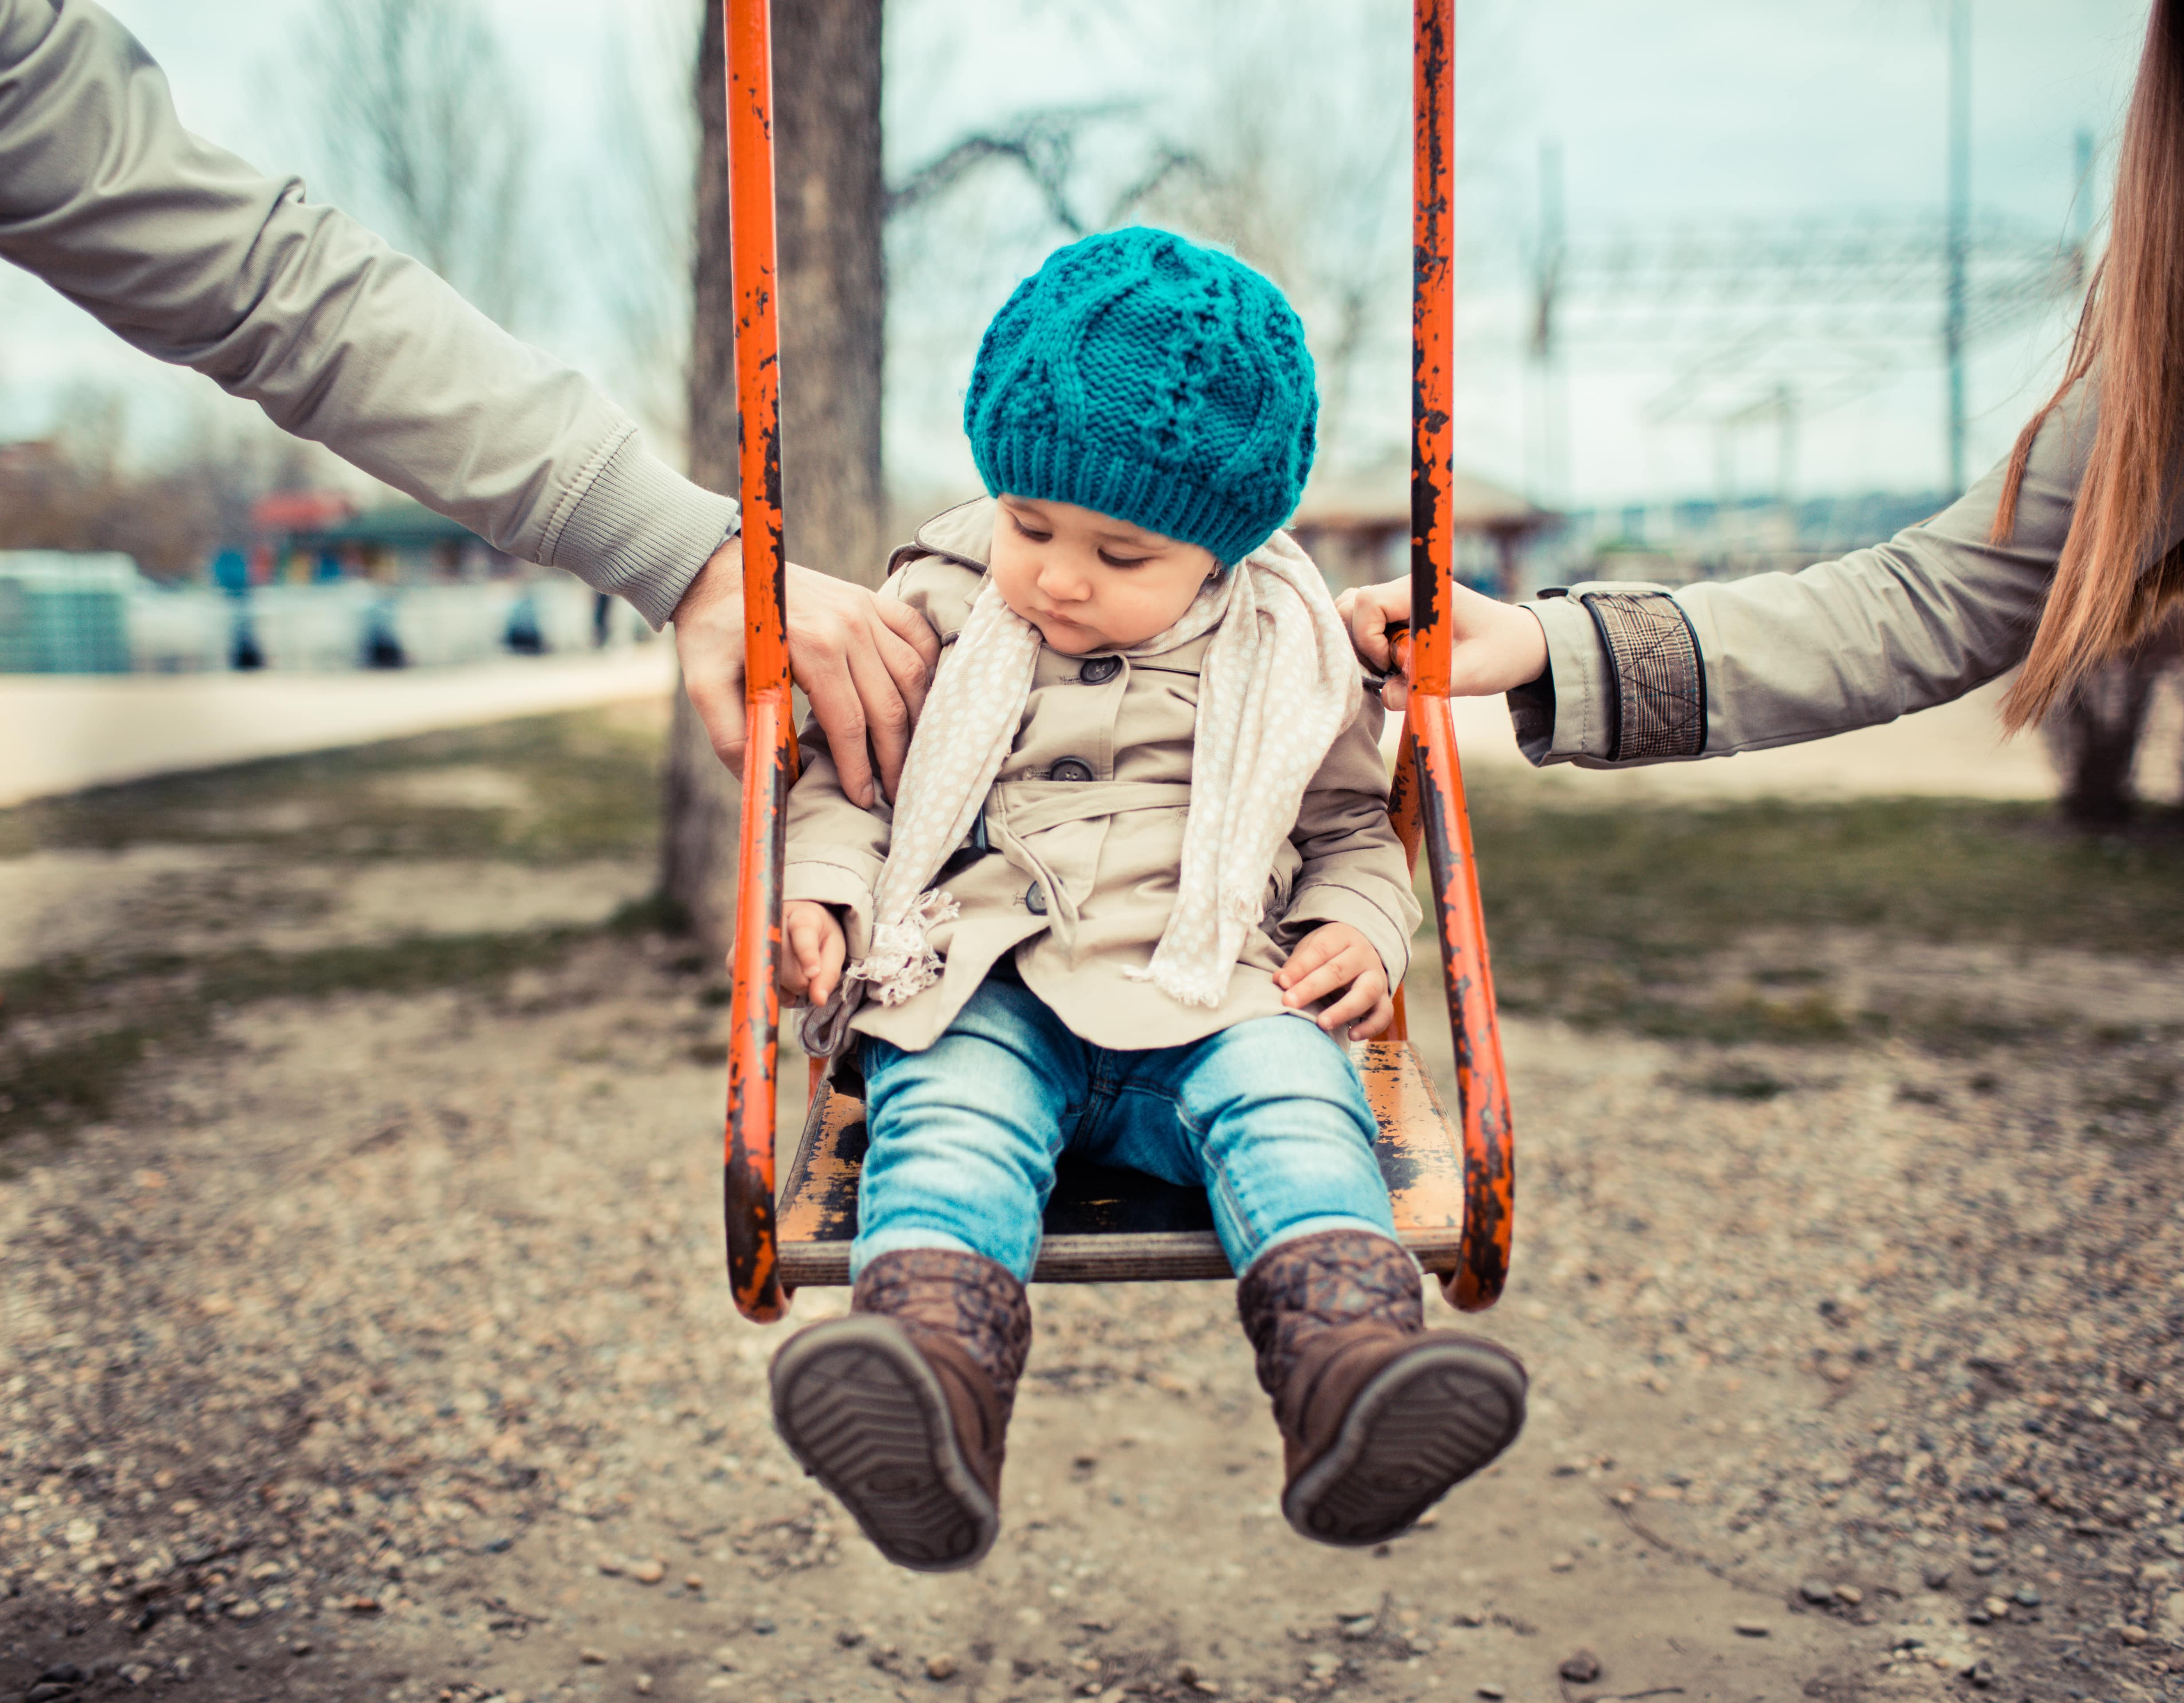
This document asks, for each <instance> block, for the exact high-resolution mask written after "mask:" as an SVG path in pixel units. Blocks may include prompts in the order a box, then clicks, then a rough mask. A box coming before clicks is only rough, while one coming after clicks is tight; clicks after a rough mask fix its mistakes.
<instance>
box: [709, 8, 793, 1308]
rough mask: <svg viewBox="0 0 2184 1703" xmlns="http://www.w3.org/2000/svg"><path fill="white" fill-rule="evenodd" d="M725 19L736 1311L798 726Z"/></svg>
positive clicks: (750, 13)
mask: <svg viewBox="0 0 2184 1703" xmlns="http://www.w3.org/2000/svg"><path fill="white" fill-rule="evenodd" d="M721 4H722V15H723V18H724V20H725V22H726V25H727V103H728V226H729V238H730V253H731V256H732V268H733V280H734V285H735V297H736V334H735V348H736V399H737V428H736V429H737V435H738V451H739V455H740V461H741V467H740V472H741V475H742V486H743V540H744V544H743V557H744V706H745V711H746V713H747V714H748V716H749V744H748V745H747V746H746V747H745V751H744V790H743V833H742V838H741V840H740V842H739V845H738V856H737V863H736V869H737V891H736V924H735V979H734V984H733V991H732V993H731V995H730V998H729V1002H728V1115H727V1160H726V1166H725V1170H724V1171H723V1174H722V1181H721V1196H722V1204H723V1208H724V1210H725V1215H726V1219H727V1256H728V1282H729V1285H730V1287H731V1288H732V1289H733V1291H734V1293H735V1299H736V1308H737V1310H738V1311H739V1312H741V1313H742V1314H743V1315H744V1317H745V1318H747V1319H751V1320H755V1321H759V1322H760V1323H765V1322H767V1321H772V1320H775V1319H778V1318H779V1317H781V1315H783V1313H784V1312H785V1311H786V1310H787V1309H788V1297H787V1294H786V1293H784V1292H783V1288H782V1287H781V1280H780V1271H779V1259H778V1254H777V1247H776V1242H775V1234H774V1217H773V1181H774V1164H773V1158H774V1155H773V1136H774V1128H773V1125H774V1080H775V1072H776V1069H777V1066H778V1063H779V1058H778V1053H777V1027H778V1025H779V1023H780V1019H781V998H780V994H779V992H778V991H777V987H776V986H775V980H774V966H775V962H776V960H777V958H778V956H779V954H780V952H781V880H782V857H783V834H784V831H785V829H786V825H787V817H788V785H789V783H790V782H791V781H793V780H794V779H795V778H796V735H795V729H794V725H793V723H792V711H791V706H790V701H789V682H788V633H787V629H786V627H785V625H784V619H783V556H782V547H781V382H780V374H781V366H780V358H779V357H780V338H779V332H778V328H777V325H776V322H775V318H774V306H775V285H774V276H775V272H774V226H773V59H772V45H771V42H770V21H771V20H770V15H769V6H768V0H721Z"/></svg>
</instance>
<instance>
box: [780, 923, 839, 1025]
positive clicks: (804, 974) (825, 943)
mask: <svg viewBox="0 0 2184 1703" xmlns="http://www.w3.org/2000/svg"><path fill="white" fill-rule="evenodd" d="M781 943H782V948H783V950H782V954H781V963H780V964H779V966H778V968H779V970H780V973H781V997H783V999H785V1000H787V1001H788V1002H789V1003H790V1004H791V1005H795V1004H798V1003H799V1002H802V1003H805V1004H811V1005H824V1004H825V1003H826V1002H827V999H828V997H830V996H831V995H832V994H833V991H834V985H835V984H836V983H837V982H838V981H840V980H841V979H842V959H843V958H844V956H845V955H846V954H847V952H848V950H849V942H848V941H845V940H844V939H843V937H842V925H841V924H840V923H838V922H837V921H836V920H835V919H834V913H833V912H832V911H830V910H828V909H827V907H826V906H824V905H821V904H816V903H814V902H812V901H811V900H810V899H791V900H790V901H789V902H788V903H787V904H785V905H783V907H781Z"/></svg>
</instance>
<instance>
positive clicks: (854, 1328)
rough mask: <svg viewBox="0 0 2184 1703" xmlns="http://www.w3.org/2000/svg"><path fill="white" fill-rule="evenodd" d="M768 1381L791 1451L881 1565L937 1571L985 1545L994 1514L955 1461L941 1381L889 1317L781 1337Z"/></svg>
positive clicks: (958, 1454) (863, 1316) (978, 1553)
mask: <svg viewBox="0 0 2184 1703" xmlns="http://www.w3.org/2000/svg"><path fill="white" fill-rule="evenodd" d="M772 1382H773V1422H774V1425H775V1426H776V1427H777V1429H778V1430H779V1431H780V1432H781V1437H782V1440H783V1442H784V1443H787V1444H788V1449H789V1452H790V1453H791V1454H792V1455H794V1456H795V1457H796V1459H797V1461H798V1463H799V1465H801V1466H803V1468H804V1470H805V1471H806V1472H808V1473H810V1474H811V1476H812V1477H814V1478H816V1479H817V1480H818V1481H819V1482H821V1483H822V1484H823V1485H825V1486H826V1487H827V1489H828V1490H830V1491H832V1492H833V1494H834V1495H835V1496H836V1498H837V1499H839V1500H840V1502H841V1504H842V1505H843V1506H844V1507H845V1508H847V1509H848V1510H850V1514H851V1515H852V1516H854V1517H855V1520H856V1522H857V1524H858V1525H859V1526H860V1527H862V1528H863V1530H864V1533H865V1535H866V1537H867V1538H871V1539H872V1544H873V1546H874V1547H875V1548H876V1549H878V1550H879V1552H880V1553H881V1554H882V1555H885V1556H886V1557H887V1558H888V1560H889V1561H893V1562H894V1564H895V1565H896V1566H899V1567H909V1568H911V1569H913V1570H915V1571H916V1572H922V1573H944V1572H953V1571H955V1570H956V1568H959V1567H968V1566H975V1565H976V1564H977V1563H978V1561H981V1560H983V1558H984V1556H985V1554H986V1551H987V1550H989V1549H992V1548H993V1546H994V1539H995V1536H996V1535H998V1534H999V1533H1000V1524H1001V1522H1000V1511H999V1510H997V1509H996V1508H995V1505H994V1499H993V1498H992V1497H991V1496H990V1495H989V1494H987V1492H986V1489H985V1488H984V1486H983V1485H982V1484H980V1483H979V1482H978V1477H977V1475H976V1474H974V1473H973V1472H972V1470H971V1466H970V1463H969V1462H968V1461H967V1460H964V1458H963V1452H962V1449H961V1447H960V1446H959V1445H958V1444H957V1443H956V1427H955V1425H954V1422H953V1421H952V1420H951V1419H950V1415H949V1411H948V1399H947V1397H946V1395H945V1394H944V1393H943V1392H942V1390H941V1388H940V1380H939V1378H938V1377H936V1376H934V1375H933V1369H932V1368H931V1367H930V1366H928V1365H926V1363H925V1360H924V1357H923V1356H922V1355H921V1354H919V1353H918V1352H917V1349H916V1348H913V1347H912V1346H911V1341H910V1338H909V1337H908V1336H906V1335H905V1333H904V1332H903V1330H902V1327H901V1326H899V1325H897V1324H896V1323H895V1322H894V1321H893V1320H892V1319H886V1318H882V1317H879V1316H878V1315H874V1314H869V1313H853V1314H851V1315H849V1316H848V1317H847V1318H844V1319H840V1320H837V1321H832V1322H830V1323H828V1324H826V1325H822V1326H815V1327H814V1328H812V1329H811V1330H809V1331H805V1332H802V1333H801V1334H800V1335H798V1336H796V1337H791V1338H790V1339H789V1341H788V1342H787V1343H784V1344H783V1346H782V1349H781V1352H780V1353H779V1354H777V1355H775V1356H774V1360H773V1371H772Z"/></svg>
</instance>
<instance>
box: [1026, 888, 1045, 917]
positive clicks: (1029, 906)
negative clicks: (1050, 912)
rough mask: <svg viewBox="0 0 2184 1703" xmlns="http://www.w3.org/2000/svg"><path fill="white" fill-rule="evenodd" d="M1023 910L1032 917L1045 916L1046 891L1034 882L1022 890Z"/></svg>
mask: <svg viewBox="0 0 2184 1703" xmlns="http://www.w3.org/2000/svg"><path fill="white" fill-rule="evenodd" d="M1024 909H1026V910H1027V911H1029V912H1030V913H1032V915H1034V917H1043V916H1045V914H1046V889H1045V888H1044V887H1042V886H1040V885H1039V883H1038V882H1036V881H1034V882H1033V883H1032V884H1031V885H1029V886H1028V887H1027V888H1025V889H1024Z"/></svg>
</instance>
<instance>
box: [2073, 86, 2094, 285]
mask: <svg viewBox="0 0 2184 1703" xmlns="http://www.w3.org/2000/svg"><path fill="white" fill-rule="evenodd" d="M2070 181H2071V183H2072V184H2073V185H2074V186H2075V187H2074V188H2073V189H2072V191H2071V194H2070V282H2072V283H2074V284H2076V285H2078V286H2079V287H2080V288H2083V287H2084V284H2085V282H2086V279H2087V277H2088V276H2090V275H2091V274H2092V264H2093V262H2092V248H2093V133H2092V131H2090V130H2088V129H2087V128H2086V127H2085V126H2083V125H2080V126H2078V133H2077V135H2076V136H2075V137H2073V138H2072V151H2071V160H2070Z"/></svg>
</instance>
